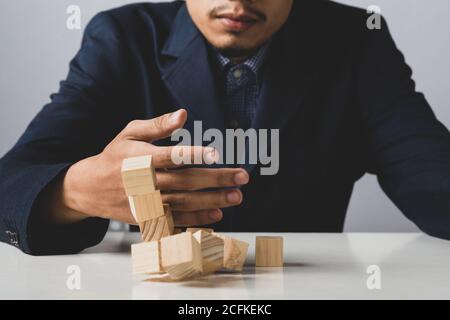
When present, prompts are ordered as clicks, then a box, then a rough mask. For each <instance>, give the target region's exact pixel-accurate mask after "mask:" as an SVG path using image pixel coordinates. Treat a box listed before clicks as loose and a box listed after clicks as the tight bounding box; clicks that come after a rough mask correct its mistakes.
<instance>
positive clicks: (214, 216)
mask: <svg viewBox="0 0 450 320" xmlns="http://www.w3.org/2000/svg"><path fill="white" fill-rule="evenodd" d="M220 217H221V213H220V211H219V210H213V211H211V212H210V213H209V218H210V219H212V220H219V219H220Z"/></svg>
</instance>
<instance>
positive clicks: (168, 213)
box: [164, 203, 175, 234]
mask: <svg viewBox="0 0 450 320" xmlns="http://www.w3.org/2000/svg"><path fill="white" fill-rule="evenodd" d="M164 215H165V216H166V218H167V224H168V226H169V231H170V234H174V231H175V223H174V221H173V216H172V209H171V208H170V205H168V204H166V203H165V204H164Z"/></svg>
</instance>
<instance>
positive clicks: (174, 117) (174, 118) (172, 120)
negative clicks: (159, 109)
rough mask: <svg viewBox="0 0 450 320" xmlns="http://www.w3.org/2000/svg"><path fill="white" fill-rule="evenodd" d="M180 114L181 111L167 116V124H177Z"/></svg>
mask: <svg viewBox="0 0 450 320" xmlns="http://www.w3.org/2000/svg"><path fill="white" fill-rule="evenodd" d="M180 114H181V110H178V111H175V112H172V113H171V114H170V116H169V122H170V123H171V124H177V123H178V118H179V117H180Z"/></svg>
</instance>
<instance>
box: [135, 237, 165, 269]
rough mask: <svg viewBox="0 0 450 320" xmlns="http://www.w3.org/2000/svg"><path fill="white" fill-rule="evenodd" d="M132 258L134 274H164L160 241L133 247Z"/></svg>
mask: <svg viewBox="0 0 450 320" xmlns="http://www.w3.org/2000/svg"><path fill="white" fill-rule="evenodd" d="M131 257H132V261H133V273H134V274H159V273H162V272H163V269H162V266H161V251H160V244H159V242H158V241H153V242H144V243H137V244H133V245H131Z"/></svg>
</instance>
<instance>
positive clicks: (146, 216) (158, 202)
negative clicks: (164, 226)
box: [128, 190, 164, 222]
mask: <svg viewBox="0 0 450 320" xmlns="http://www.w3.org/2000/svg"><path fill="white" fill-rule="evenodd" d="M128 199H129V203H130V209H131V213H132V214H133V216H134V217H135V219H136V221H137V222H142V221H148V220H152V219H156V218H159V217H162V216H164V205H163V202H162V197H161V192H160V191H159V190H157V191H154V192H151V193H146V194H142V195H137V196H129V197H128Z"/></svg>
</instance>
